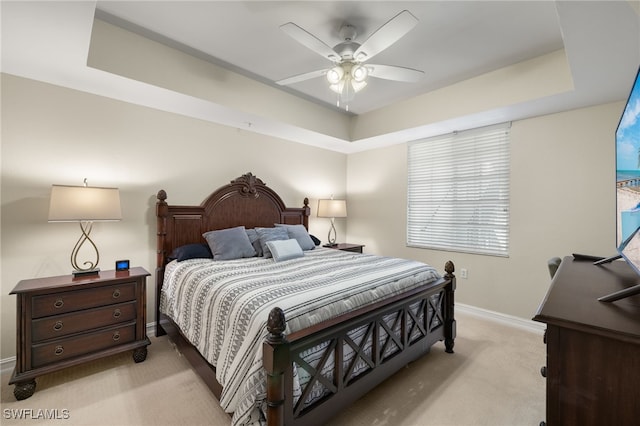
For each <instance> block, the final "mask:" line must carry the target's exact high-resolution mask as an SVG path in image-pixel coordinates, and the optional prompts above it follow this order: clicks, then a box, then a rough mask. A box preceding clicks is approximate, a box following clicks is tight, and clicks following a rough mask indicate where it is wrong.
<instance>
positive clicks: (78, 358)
mask: <svg viewBox="0 0 640 426" xmlns="http://www.w3.org/2000/svg"><path fill="white" fill-rule="evenodd" d="M148 276H149V272H147V271H146V270H145V269H144V268H132V269H131V270H129V271H100V273H99V274H95V275H86V276H80V277H75V278H74V277H73V276H71V275H64V276H58V277H47V278H36V279H30V280H23V281H20V282H19V283H18V285H16V287H15V288H14V289H13V290H12V291H11V294H15V295H16V296H17V309H16V310H17V337H16V339H17V341H16V367H15V369H14V371H13V375H12V376H11V380H10V381H9V384H15V388H14V391H13V393H14V395H15V397H16V399H25V398H29V397H30V396H31V395H33V392H34V391H35V387H36V381H35V378H36V377H37V376H41V375H42V374H46V373H50V372H53V371H57V370H60V369H62V368H67V367H71V366H74V365H77V364H80V363H83V362H87V361H92V360H95V359H98V358H101V357H104V356H108V355H112V354H116V353H119V352H123V351H128V350H133V359H134V361H135V362H142V361H144V360H145V359H146V356H147V345H149V344H150V343H151V342H150V341H149V339H148V338H147V333H146V323H147V321H146V278H147V277H148Z"/></svg>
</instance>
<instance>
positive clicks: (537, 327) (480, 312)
mask: <svg viewBox="0 0 640 426" xmlns="http://www.w3.org/2000/svg"><path fill="white" fill-rule="evenodd" d="M456 311H459V312H464V313H466V314H469V315H473V316H476V317H479V318H483V319H486V320H489V321H495V322H499V323H500V324H503V325H508V326H510V327H516V328H520V329H523V330H526V331H531V332H533V333H538V334H544V330H545V329H546V325H545V324H543V323H540V322H535V321H531V320H526V319H524V318H520V317H516V316H513V315H507V314H502V313H500V312H495V311H489V310H487V309H482V308H478V307H476V306H471V305H465V304H464V303H457V302H456Z"/></svg>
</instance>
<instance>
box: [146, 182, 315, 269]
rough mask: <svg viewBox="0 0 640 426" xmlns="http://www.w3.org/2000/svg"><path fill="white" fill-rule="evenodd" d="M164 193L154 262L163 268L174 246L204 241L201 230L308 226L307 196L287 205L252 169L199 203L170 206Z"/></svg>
mask: <svg viewBox="0 0 640 426" xmlns="http://www.w3.org/2000/svg"><path fill="white" fill-rule="evenodd" d="M166 200H167V193H166V192H165V191H164V190H160V191H158V202H157V203H156V217H157V222H158V243H157V249H158V250H157V256H158V258H157V266H158V268H163V267H164V265H165V264H166V263H167V260H168V256H169V255H170V254H171V253H172V252H173V250H174V249H175V248H176V247H180V246H183V245H185V244H192V243H204V242H205V240H204V238H203V237H202V234H203V233H205V232H207V231H214V230H216V229H225V228H232V227H235V226H241V225H244V227H245V228H247V229H249V228H255V227H266V228H271V227H273V225H274V224H275V223H286V224H290V225H299V224H301V225H304V226H305V228H307V229H309V214H310V209H309V199H308V198H305V199H304V205H303V206H302V207H300V208H288V207H286V206H285V205H284V203H283V202H282V199H281V198H280V196H279V195H278V194H276V192H275V191H273V190H272V189H271V188H269V187H267V184H266V183H264V182H263V181H262V180H260V179H258V178H257V177H256V176H254V175H253V174H251V173H247V174H244V175H242V176H240V177H239V178H236V179H234V180H232V181H231V183H229V184H228V185H224V186H222V187H220V188H218V189H216V190H215V191H213V192H212V193H211V195H209V196H208V197H207V198H206V199H205V200H204V201H203V202H202V204H200V205H199V206H171V205H169V204H167V202H166Z"/></svg>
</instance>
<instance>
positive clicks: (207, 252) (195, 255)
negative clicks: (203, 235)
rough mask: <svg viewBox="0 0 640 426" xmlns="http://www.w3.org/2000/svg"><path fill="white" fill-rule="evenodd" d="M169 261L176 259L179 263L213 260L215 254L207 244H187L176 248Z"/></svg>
mask: <svg viewBox="0 0 640 426" xmlns="http://www.w3.org/2000/svg"><path fill="white" fill-rule="evenodd" d="M169 259H171V260H173V259H175V260H177V261H178V262H182V261H183V260H188V259H213V254H212V253H211V249H209V246H208V245H207V244H205V243H196V244H186V245H184V246H180V247H177V248H175V249H174V250H173V253H171V255H170V256H169Z"/></svg>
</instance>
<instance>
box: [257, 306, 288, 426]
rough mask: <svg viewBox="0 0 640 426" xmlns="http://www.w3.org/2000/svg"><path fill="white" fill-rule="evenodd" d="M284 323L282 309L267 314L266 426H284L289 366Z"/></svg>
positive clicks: (264, 360) (264, 351)
mask: <svg viewBox="0 0 640 426" xmlns="http://www.w3.org/2000/svg"><path fill="white" fill-rule="evenodd" d="M286 327H287V325H286V322H285V317H284V312H283V311H282V309H280V308H278V307H275V308H273V309H272V310H271V312H270V313H269V320H268V321H267V331H269V335H268V336H267V340H266V341H265V342H264V344H263V361H262V362H263V366H264V368H265V370H266V371H267V413H266V414H267V425H268V426H284V423H285V419H284V403H285V398H286V393H285V371H286V369H287V367H288V365H289V342H288V341H287V339H286V338H285V336H284V331H285V330H286Z"/></svg>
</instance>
